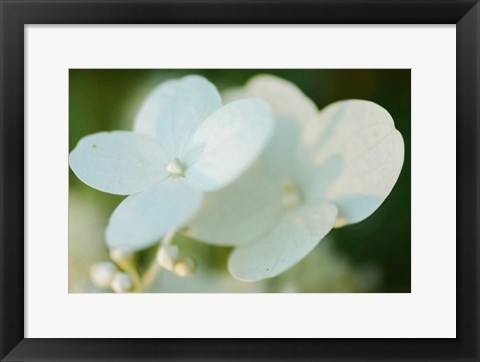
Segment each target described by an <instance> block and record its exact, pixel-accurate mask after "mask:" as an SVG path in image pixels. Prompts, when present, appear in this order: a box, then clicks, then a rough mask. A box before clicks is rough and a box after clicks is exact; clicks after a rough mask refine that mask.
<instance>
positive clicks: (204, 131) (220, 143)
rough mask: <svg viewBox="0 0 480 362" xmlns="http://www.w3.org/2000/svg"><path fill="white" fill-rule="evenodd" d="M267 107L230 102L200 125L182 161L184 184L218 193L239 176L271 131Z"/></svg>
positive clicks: (248, 101)
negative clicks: (185, 181) (184, 170)
mask: <svg viewBox="0 0 480 362" xmlns="http://www.w3.org/2000/svg"><path fill="white" fill-rule="evenodd" d="M272 125H273V120H272V115H271V109H270V105H269V104H268V103H267V102H265V101H263V100H260V99H245V100H239V101H235V102H231V103H229V104H227V105H225V106H223V107H222V108H220V109H219V110H218V111H216V112H215V113H214V114H212V115H211V116H210V117H209V118H208V119H207V120H206V121H205V122H203V123H202V124H201V125H200V127H199V128H198V131H197V132H196V133H195V135H194V137H193V140H192V143H191V145H190V151H189V153H188V155H187V156H186V158H185V163H186V164H187V170H186V173H185V177H186V180H187V182H188V183H189V184H190V185H191V186H192V187H195V188H197V189H200V190H203V191H214V190H218V189H220V188H222V187H224V186H226V185H227V184H229V183H230V182H232V181H233V180H235V179H236V178H237V177H238V176H239V175H240V174H241V173H243V172H244V171H245V170H246V169H247V168H248V167H249V166H250V165H251V164H252V163H253V162H254V161H255V160H256V159H257V157H258V155H259V154H260V153H261V151H262V150H263V148H264V147H265V145H266V143H267V141H268V139H269V137H270V134H271V130H272Z"/></svg>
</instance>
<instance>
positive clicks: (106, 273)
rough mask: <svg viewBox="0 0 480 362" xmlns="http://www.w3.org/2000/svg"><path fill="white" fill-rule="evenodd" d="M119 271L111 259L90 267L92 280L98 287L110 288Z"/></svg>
mask: <svg viewBox="0 0 480 362" xmlns="http://www.w3.org/2000/svg"><path fill="white" fill-rule="evenodd" d="M116 272H117V267H116V266H115V264H113V263H112V262H109V261H103V262H100V263H96V264H93V265H92V266H91V267H90V280H91V281H92V283H93V285H95V286H96V287H97V288H103V289H106V288H109V287H110V284H111V282H112V280H113V277H114V276H115V273H116Z"/></svg>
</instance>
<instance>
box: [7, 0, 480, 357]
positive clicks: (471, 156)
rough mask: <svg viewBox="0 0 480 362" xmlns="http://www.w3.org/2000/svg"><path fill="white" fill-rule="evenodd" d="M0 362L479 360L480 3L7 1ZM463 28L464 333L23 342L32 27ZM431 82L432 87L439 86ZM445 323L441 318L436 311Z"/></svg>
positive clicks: (460, 313) (460, 284)
mask: <svg viewBox="0 0 480 362" xmlns="http://www.w3.org/2000/svg"><path fill="white" fill-rule="evenodd" d="M0 11H1V55H0V61H1V75H0V80H1V100H0V102H1V103H0V109H1V123H0V137H1V141H0V142H1V144H0V145H1V151H0V152H1V158H0V162H1V168H0V172H1V182H0V206H1V208H0V213H1V214H0V216H1V218H0V220H1V224H0V225H1V240H0V247H1V249H0V257H1V265H0V267H1V296H0V298H1V303H0V307H1V310H0V311H1V314H0V326H1V330H0V334H1V337H0V342H1V345H0V347H1V349H0V358H1V360H2V361H34V360H35V361H61V360H65V361H107V360H109V361H147V360H148V361H153V360H158V361H167V360H189V361H190V360H222V361H234V360H235V361H247V360H248V361H253V360H270V361H271V360H278V361H285V360H315V361H317V360H318V361H350V360H351V361H374V360H378V361H440V360H442V361H479V360H480V353H479V312H478V311H479V304H478V302H479V290H480V288H479V227H478V225H479V222H480V221H479V220H480V218H479V213H478V210H479V196H480V194H479V166H478V164H479V125H480V110H479V100H480V92H479V87H480V71H479V69H480V4H479V2H478V0H460V1H454V0H437V1H430V0H427V1H421V0H417V1H410V0H407V1H388V0H373V1H371V0H362V1H354V0H353V1H352V0H343V1H334V0H329V1H305V0H300V1H295V0H288V1H265V0H261V1H254V0H243V1H238V0H236V1H215V0H208V1H207V0H205V1H202V0H199V1H191V0H190V1H188V0H187V1H183V0H176V1H173V0H170V1H160V0H140V1H134V0H111V1H108V0H98V1H88V0H80V1H78V0H77V1H69V0H48V1H36V0H24V1H22V0H0ZM162 23H164V24H175V23H187V24H188V23H190V24H228V23H237V24H322V23H323V24H456V41H457V45H456V46H457V49H456V52H457V54H456V60H457V72H456V74H457V96H456V101H457V118H456V122H457V134H456V137H457V255H456V257H457V270H456V271H457V275H456V282H457V298H456V302H457V325H456V326H457V338H454V339H282V340H279V339H255V340H254V339H126V340H125V339H27V338H24V321H25V320H24V318H25V316H24V308H23V306H24V297H25V295H24V211H25V210H24V202H25V200H26V199H25V198H26V196H25V194H24V180H25V176H26V175H25V173H24V132H25V129H24V122H23V121H24V91H25V89H24V26H25V25H26V24H162ZM432 86H433V85H432ZM439 318H441V316H439Z"/></svg>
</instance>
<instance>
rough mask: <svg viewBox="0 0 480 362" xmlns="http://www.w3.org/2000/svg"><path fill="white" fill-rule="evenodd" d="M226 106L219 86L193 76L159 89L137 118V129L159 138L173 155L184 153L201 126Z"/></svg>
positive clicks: (152, 94)
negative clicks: (215, 112)
mask: <svg viewBox="0 0 480 362" xmlns="http://www.w3.org/2000/svg"><path fill="white" fill-rule="evenodd" d="M221 106H222V99H221V97H220V94H219V93H218V91H217V89H216V88H215V86H214V85H213V84H212V83H210V82H209V81H208V80H206V79H205V78H203V77H200V76H196V75H189V76H186V77H183V78H181V79H176V80H169V81H166V82H164V83H162V84H160V85H159V86H158V87H157V88H155V89H154V90H153V91H152V93H150V95H149V96H148V98H147V99H146V101H145V102H144V103H143V105H142V107H141V108H140V111H139V113H138V115H137V118H136V120H135V127H134V129H135V132H139V133H141V134H144V135H146V136H149V137H154V138H156V139H158V140H159V142H160V143H161V145H162V146H163V147H164V148H165V151H166V152H167V153H168V155H169V157H170V158H173V157H179V158H181V157H182V156H183V152H184V151H185V149H184V147H185V146H186V145H187V144H189V142H190V140H191V138H192V136H193V134H194V133H195V131H196V130H197V128H198V126H199V125H200V124H201V123H202V122H203V121H204V120H205V119H207V118H208V116H210V115H211V114H212V113H213V112H214V111H215V110H217V109H218V108H220V107H221Z"/></svg>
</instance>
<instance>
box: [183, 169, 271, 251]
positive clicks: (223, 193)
mask: <svg viewBox="0 0 480 362" xmlns="http://www.w3.org/2000/svg"><path fill="white" fill-rule="evenodd" d="M279 210H280V188H274V187H272V183H271V181H270V179H269V178H267V177H266V176H265V175H264V174H263V173H262V169H261V167H260V164H259V163H256V164H255V165H254V166H252V167H251V168H250V169H249V170H248V171H247V172H245V174H243V175H242V176H241V177H240V178H239V179H238V180H236V181H234V182H233V183H232V184H230V185H229V186H227V187H225V188H223V189H221V190H219V191H216V192H213V193H207V194H206V195H205V199H204V201H203V203H202V207H201V209H200V211H199V212H198V213H197V214H196V216H195V217H194V218H193V220H192V221H191V222H190V223H189V224H188V235H189V236H192V237H194V238H196V239H199V240H202V241H204V242H207V243H209V244H214V245H243V244H246V243H249V242H252V241H254V240H256V239H257V238H259V237H260V236H261V235H263V234H264V233H265V232H266V231H267V230H268V229H269V228H270V227H271V226H272V225H273V224H274V223H275V221H276V220H277V219H278V217H279V215H278V213H279Z"/></svg>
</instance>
